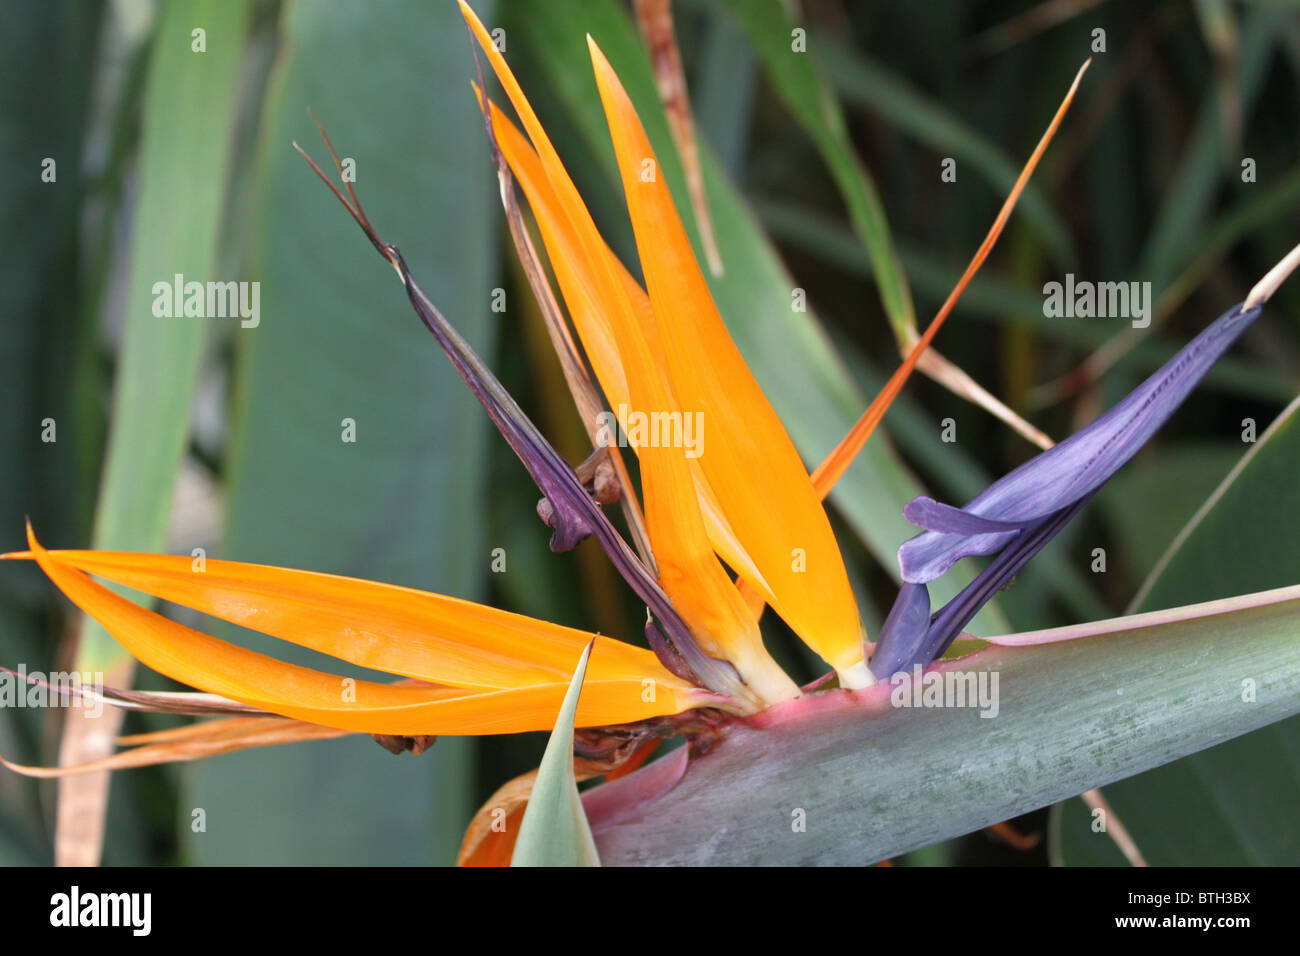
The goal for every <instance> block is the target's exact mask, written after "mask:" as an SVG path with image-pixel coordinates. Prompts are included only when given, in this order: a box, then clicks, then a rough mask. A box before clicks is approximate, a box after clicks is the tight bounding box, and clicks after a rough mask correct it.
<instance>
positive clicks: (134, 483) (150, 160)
mask: <svg viewBox="0 0 1300 956" xmlns="http://www.w3.org/2000/svg"><path fill="white" fill-rule="evenodd" d="M248 12H249V5H248V4H246V3H243V2H220V0H184V2H178V3H170V4H167V5H166V6H165V7H164V8H163V10H162V12H161V14H160V16H159V20H158V24H157V27H156V29H155V32H154V36H153V38H152V41H151V42H152V50H151V52H150V55H149V63H148V77H147V80H146V87H145V93H144V103H143V109H144V115H143V129H142V133H141V141H140V149H139V159H138V177H139V183H140V188H139V196H138V199H137V201H136V204H135V208H134V210H133V212H132V214H131V216H130V220H129V221H130V222H131V227H132V228H131V238H130V267H129V274H128V276H127V279H126V304H125V309H124V320H125V321H124V332H123V335H122V340H121V344H120V346H119V348H118V359H117V368H116V373H115V380H114V386H113V401H112V410H111V413H110V428H109V437H108V445H107V448H106V450H105V461H104V471H103V475H102V479H101V484H100V488H99V498H98V503H97V504H96V507H95V520H94V532H93V535H92V544H93V546H94V547H96V548H107V549H119V550H128V551H157V550H161V549H162V548H163V547H164V545H165V544H166V539H167V527H168V522H169V520H170V517H171V502H172V489H173V485H174V483H175V479H176V474H177V471H178V469H179V467H180V464H181V459H182V455H183V453H184V449H185V442H186V438H187V435H188V431H189V416H190V400H191V397H192V396H193V394H194V388H195V383H196V381H197V379H198V372H199V365H200V360H201V358H202V354H203V347H204V340H205V337H206V336H207V333H208V331H209V327H210V326H211V324H212V323H213V322H229V321H231V320H230V319H217V318H197V317H187V316H185V315H183V314H182V315H180V316H174V317H170V318H168V317H162V316H159V315H156V314H155V312H154V306H155V302H156V300H157V295H156V293H155V288H154V287H155V284H156V283H160V282H161V283H172V282H175V281H176V279H175V277H176V276H182V277H183V278H182V280H181V281H182V282H183V283H188V282H200V283H207V282H216V281H222V282H224V281H227V280H233V279H235V278H236V277H234V276H225V275H220V274H218V272H217V266H218V261H217V249H218V243H219V236H220V230H221V225H222V218H223V213H224V211H225V208H226V203H225V200H226V194H227V193H226V186H227V180H228V175H227V174H228V172H229V169H230V163H231V151H232V147H233V141H232V137H231V135H230V130H231V127H232V126H233V124H234V119H235V115H236V105H237V94H238V91H239V71H240V66H241V63H242V54H243V49H244V38H245V31H246V28H247V23H248ZM197 29H202V30H203V31H204V33H203V36H202V42H203V50H202V52H200V51H198V50H197V49H196V45H197V44H198V38H196V36H195V35H194V32H193V31H195V30H197ZM110 301H111V299H109V298H108V297H105V303H108V302H110ZM73 669H74V670H77V671H82V672H91V673H98V674H102V675H104V679H105V680H106V681H107V682H109V683H116V684H125V683H129V681H130V679H131V673H132V671H133V669H134V662H133V661H132V658H131V657H130V655H129V654H127V653H126V651H125V650H124V649H123V648H122V647H121V645H119V644H118V643H117V642H116V641H115V640H113V638H112V637H111V636H109V634H108V633H107V632H106V631H105V630H104V629H103V628H101V627H100V626H99V625H98V624H96V623H94V622H93V621H89V620H86V621H85V622H84V623H83V625H82V627H81V630H80V643H79V646H78V650H77V655H76V659H75V663H74V664H73ZM84 713H85V712H84V711H82V710H70V711H69V712H68V714H69V716H68V720H67V721H66V723H65V724H64V727H63V743H62V746H61V749H60V753H61V757H62V758H63V759H67V760H69V761H70V762H74V763H75V762H78V761H79V760H83V759H86V758H87V757H88V756H89V755H90V753H94V752H97V751H100V750H102V748H103V746H104V743H105V738H106V739H109V740H111V738H112V736H113V735H114V734H115V728H117V727H118V726H119V725H120V720H121V714H120V712H117V711H112V710H110V711H108V712H107V713H105V715H104V716H103V717H102V718H101V719H99V720H96V721H93V722H92V721H87V720H84V719H83V715H84ZM96 741H97V742H96ZM108 782H109V777H108V775H107V774H102V775H101V774H94V775H88V776H84V777H70V778H67V779H65V780H61V781H60V782H59V793H60V800H59V803H60V805H61V806H78V807H82V808H84V809H83V810H81V811H80V812H81V814H82V816H83V817H85V816H90V815H93V814H95V813H97V812H102V807H97V804H102V802H103V801H104V800H105V799H106V791H107V788H108ZM69 822H70V821H69ZM108 831H109V833H110V834H112V836H113V837H114V841H113V843H110V845H109V846H108V847H107V850H106V852H107V853H108V855H109V858H110V860H112V859H115V856H114V854H115V853H116V852H117V851H116V850H115V848H114V844H117V845H119V846H122V847H123V850H122V852H127V853H129V852H132V851H130V850H127V849H126V846H128V845H129V844H130V842H131V841H130V839H129V837H128V835H127V831H125V830H123V829H120V828H117V827H109V828H108ZM74 832H82V833H85V834H86V835H87V836H86V838H84V839H77V838H71V836H70V835H71V834H72V833H74ZM60 840H61V843H62V846H61V847H60V855H59V857H58V859H59V861H60V862H80V863H90V862H94V861H96V860H97V859H98V857H99V847H98V846H96V845H95V844H96V842H97V838H96V836H95V827H94V826H93V825H90V826H86V827H84V828H83V827H80V826H77V827H75V828H74V829H73V830H65V831H64V832H63V833H61V835H60Z"/></svg>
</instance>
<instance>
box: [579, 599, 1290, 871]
mask: <svg viewBox="0 0 1300 956" xmlns="http://www.w3.org/2000/svg"><path fill="white" fill-rule="evenodd" d="M1279 598H1280V599H1279ZM1264 600H1268V601H1271V602H1272V603H1260V602H1262V601H1264ZM1255 603H1256V605H1257V606H1253V607H1239V608H1238V609H1236V610H1229V611H1226V612H1222V613H1216V614H1215V615H1213V616H1200V617H1185V619H1182V620H1172V621H1168V620H1167V621H1164V622H1160V621H1136V622H1135V621H1133V620H1132V619H1128V618H1120V619H1117V620H1114V621H1105V622H1098V624H1097V625H1096V627H1095V628H1093V627H1090V628H1089V629H1088V630H1089V631H1092V632H1093V634H1092V636H1089V637H1078V638H1076V639H1074V640H1070V641H1064V642H1062V643H1054V644H1044V645H1039V646H1028V647H1004V646H996V645H995V646H990V647H988V648H986V649H984V650H982V651H979V652H977V653H976V654H973V655H971V656H969V657H967V658H964V659H962V660H960V661H954V662H951V663H949V664H946V665H944V667H945V669H957V670H959V671H963V672H967V673H974V674H976V675H978V673H980V672H984V671H988V672H989V673H990V674H992V673H997V674H998V694H997V701H998V711H997V715H996V716H995V717H993V718H991V719H984V718H981V717H980V716H979V713H980V712H979V710H978V709H976V708H974V707H969V706H968V707H960V706H948V707H936V708H926V709H923V710H922V709H916V708H913V707H896V706H891V704H890V701H889V692H890V690H891V688H889V687H882V688H877V689H875V693H876V694H877V695H878V696H877V697H876V698H874V700H873V701H856V702H849V701H848V700H847V698H846V697H838V695H844V693H845V692H842V691H832V692H829V693H827V694H823V695H819V697H818V698H810V699H805V700H804V701H800V702H796V703H794V704H792V705H789V707H788V709H787V710H785V711H784V712H780V711H770V712H769V713H768V714H767V718H766V720H765V723H764V726H763V727H762V728H756V727H748V726H741V727H734V728H732V729H731V731H730V732H729V733H728V734H727V736H726V737H725V738H723V739H722V740H721V741H719V742H717V743H715V744H714V745H713V747H712V748H711V749H710V750H709V751H708V752H707V753H706V754H704V755H702V756H695V757H693V758H692V760H691V761H690V763H689V764H688V766H687V768H686V771H685V773H684V775H683V776H682V778H681V779H680V780H679V781H678V782H677V783H676V784H675V785H674V786H673V787H672V789H671V790H669V791H668V792H667V793H666V794H664V795H663V796H661V797H659V798H657V799H655V800H653V801H650V802H647V803H641V804H639V805H638V807H637V812H636V814H635V815H633V816H631V817H630V818H629V819H626V820H622V821H615V822H611V823H608V824H602V821H600V820H599V819H596V820H593V821H592V825H593V828H594V829H595V831H596V833H597V839H596V844H597V846H598V848H599V849H600V854H601V859H602V860H603V861H604V862H605V864H606V865H610V866H617V865H646V864H666V865H682V864H700V863H709V864H720V865H733V866H737V865H738V866H753V865H763V864H783V865H802V864H812V863H818V864H842V865H861V864H866V863H871V862H873V861H875V860H879V859H883V858H887V857H893V856H897V855H899V854H902V853H906V852H908V851H910V850H913V849H916V848H918V847H923V846H927V845H929V844H932V843H936V842H938V841H940V840H944V839H948V838H950V837H954V836H957V835H959V834H963V833H969V832H970V831H972V830H976V829H979V828H980V827H985V826H988V825H990V824H993V823H996V822H998V821H1000V820H1005V819H1008V818H1010V817H1014V816H1017V815H1019V814H1022V813H1026V812H1028V811H1030V810H1034V809H1037V808H1038V807H1042V806H1045V805H1047V804H1050V803H1054V802H1056V801H1058V800H1061V799H1063V798H1065V797H1067V796H1072V795H1074V794H1078V793H1082V792H1083V791H1085V790H1088V789H1091V788H1093V787H1097V786H1101V785H1104V784H1107V783H1109V782H1111V781H1114V780H1117V779H1120V778H1123V777H1127V776H1130V775H1132V774H1133V773H1136V772H1138V771H1141V770H1143V769H1147V768H1150V767H1153V766H1157V765H1160V764H1164V763H1168V762H1170V761H1173V760H1176V759H1178V758H1179V757H1183V756H1185V755H1187V754H1189V753H1191V752H1194V751H1196V750H1200V749H1202V748H1205V747H1209V746H1211V745H1213V744H1216V743H1219V742H1221V741H1223V740H1226V739H1228V738H1230V737H1233V736H1235V735H1238V734H1243V733H1246V732H1248V731H1251V730H1255V729H1257V728H1259V727H1262V726H1266V725H1268V724H1270V723H1272V722H1274V721H1277V720H1281V719H1283V718H1285V717H1289V716H1291V715H1293V714H1295V713H1296V712H1297V710H1300V641H1297V640H1296V634H1297V631H1298V630H1300V591H1298V590H1297V589H1295V588H1291V589H1288V591H1287V592H1285V594H1284V595H1281V596H1278V595H1273V596H1267V597H1265V598H1259V597H1256V598H1255ZM1217 610H1219V611H1222V609H1221V608H1220V609H1217ZM1202 613H1203V611H1202ZM1135 625H1136V626H1135ZM1243 674H1251V675H1254V676H1255V677H1256V679H1257V681H1258V684H1257V702H1256V703H1253V704H1248V703H1244V702H1243V701H1242V699H1241V685H1240V677H1241V675H1243ZM988 687H989V688H991V687H992V683H991V677H990V678H989V684H988ZM631 779H632V778H629V781H631ZM620 783H623V781H616V782H615V784H613V785H608V784H607V786H617V785H618V784H620ZM1112 789H1113V788H1107V790H1106V792H1107V794H1110V793H1111V792H1112ZM1180 799H1183V798H1180ZM1292 813H1293V815H1294V805H1292ZM1121 816H1122V812H1121ZM796 824H802V825H801V826H799V825H796Z"/></svg>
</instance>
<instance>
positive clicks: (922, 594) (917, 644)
mask: <svg viewBox="0 0 1300 956" xmlns="http://www.w3.org/2000/svg"><path fill="white" fill-rule="evenodd" d="M929 630H930V589H929V588H927V587H926V586H925V585H924V584H906V583H904V584H903V586H902V587H901V588H900V589H899V591H898V597H897V598H896V599H895V601H894V606H893V607H892V608H890V610H889V616H888V617H886V618H885V623H884V624H882V625H881V627H880V640H878V641H876V649H875V651H874V652H873V653H872V655H871V663H870V665H869V667H870V669H871V673H873V674H875V675H876V679H877V680H885V679H886V678H888V677H891V676H893V675H894V674H897V673H898V672H899V671H903V670H906V669H907V668H908V667H910V666H911V664H912V662H913V661H914V660H915V659H916V655H917V654H918V653H919V652H920V649H921V646H922V645H923V644H924V643H925V638H926V634H927V633H928V632H929Z"/></svg>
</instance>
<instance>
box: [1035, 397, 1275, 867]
mask: <svg viewBox="0 0 1300 956" xmlns="http://www.w3.org/2000/svg"><path fill="white" fill-rule="evenodd" d="M1297 461H1300V400H1298V401H1296V402H1293V403H1292V404H1291V405H1290V407H1289V408H1288V409H1287V410H1286V411H1285V412H1284V413H1283V414H1282V415H1281V416H1280V417H1279V418H1278V420H1277V422H1275V423H1274V424H1273V425H1272V426H1271V427H1270V428H1269V430H1268V432H1267V433H1266V434H1265V435H1263V436H1262V437H1261V438H1260V440H1259V442H1258V443H1257V444H1255V445H1253V446H1251V447H1250V450H1249V451H1248V452H1247V453H1246V454H1245V455H1244V456H1243V457H1242V459H1241V461H1240V462H1239V463H1238V464H1237V466H1236V467H1235V468H1233V470H1232V472H1231V473H1230V474H1229V475H1228V477H1227V478H1225V479H1224V480H1223V482H1222V483H1221V484H1220V485H1219V487H1218V488H1217V489H1216V490H1215V492H1214V493H1213V494H1212V495H1210V497H1209V499H1208V500H1206V502H1205V504H1204V505H1203V506H1202V507H1201V509H1200V511H1198V512H1197V513H1196V515H1195V516H1194V517H1193V518H1192V520H1191V521H1190V522H1189V523H1188V524H1187V526H1186V527H1185V528H1184V529H1183V531H1182V532H1181V534H1180V535H1179V537H1178V539H1177V540H1176V541H1175V542H1174V543H1173V545H1172V546H1171V547H1170V549H1169V550H1168V551H1167V552H1166V553H1165V555H1164V556H1163V557H1162V558H1161V560H1160V563H1159V564H1158V565H1157V567H1156V569H1155V570H1154V571H1153V572H1152V575H1151V577H1150V578H1149V579H1148V581H1147V583H1146V585H1144V587H1143V589H1142V592H1141V593H1140V594H1139V596H1138V598H1137V599H1136V600H1135V601H1134V605H1133V609H1134V610H1150V609H1155V608H1164V607H1171V606H1176V605H1178V604H1181V603H1184V602H1187V601H1192V600H1198V601H1199V600H1212V599H1215V598H1219V597H1226V596H1230V595H1235V594H1243V593H1246V592H1249V591H1253V590H1257V589H1260V588H1271V587H1280V586H1285V585H1289V584H1294V583H1296V582H1297V581H1300V549H1297V548H1296V546H1295V542H1296V538H1297V536H1300V482H1297V481H1296V477H1295V468H1296V462H1297ZM1232 639H1233V638H1231V636H1230V635H1228V634H1225V635H1224V636H1223V640H1224V641H1225V642H1226V641H1229V640H1232ZM1291 646H1292V647H1300V625H1294V624H1293V626H1292V630H1291ZM1188 655H1189V656H1188V659H1189V662H1191V661H1194V660H1195V655H1194V654H1192V652H1191V649H1190V648H1189V650H1188ZM1284 662H1285V655H1282V656H1281V659H1279V660H1278V661H1277V664H1276V666H1277V667H1278V668H1283V667H1284V666H1285V663H1284ZM1202 666H1205V667H1209V666H1214V663H1213V659H1211V660H1207V661H1206V662H1204V664H1203V665H1202ZM1273 667H1274V664H1273V662H1271V661H1268V660H1264V661H1262V662H1261V663H1260V664H1259V665H1258V667H1255V668H1251V667H1243V666H1230V667H1223V666H1219V667H1218V670H1219V671H1220V673H1221V674H1222V675H1223V678H1224V679H1225V680H1230V681H1231V682H1233V683H1234V684H1235V686H1236V688H1237V694H1238V698H1239V699H1240V698H1241V697H1242V696H1243V695H1246V693H1247V690H1248V685H1247V684H1246V683H1245V682H1246V681H1248V680H1255V681H1257V682H1259V683H1260V685H1261V686H1262V683H1263V681H1264V680H1265V679H1266V674H1267V672H1268V670H1271V669H1273ZM1258 693H1261V694H1262V691H1261V692H1258ZM1241 706H1242V707H1243V708H1246V707H1256V706H1259V705H1257V704H1254V705H1252V704H1244V703H1243V704H1242V705H1241ZM1105 796H1106V799H1107V800H1108V801H1109V802H1110V804H1111V806H1112V807H1113V808H1114V811H1115V813H1116V814H1117V815H1118V816H1119V818H1120V819H1121V820H1122V821H1123V823H1124V825H1125V827H1127V828H1128V830H1129V832H1130V834H1131V835H1132V836H1133V839H1134V841H1135V842H1136V843H1137V846H1138V849H1139V850H1140V851H1141V852H1142V853H1143V855H1144V857H1145V858H1146V859H1147V862H1149V863H1151V864H1153V865H1183V866H1186V865H1210V864H1213V865H1216V866H1217V865H1233V864H1236V865H1247V864H1266V865H1287V864H1290V865H1294V864H1296V863H1298V862H1300V834H1297V833H1296V830H1295V826H1294V824H1295V816H1296V807H1297V806H1300V719H1297V718H1292V719H1290V720H1287V721H1284V722H1282V723H1278V724H1275V725H1273V726H1272V727H1268V728H1267V729H1265V730H1260V731H1257V732H1256V733H1253V734H1251V735H1249V736H1247V737H1242V738H1240V739H1238V740H1234V741H1232V742H1231V743H1227V744H1223V745H1222V746H1220V747H1216V748H1214V749H1213V750H1207V751H1205V752H1204V753H1199V754H1196V755H1195V756H1194V757H1189V758H1187V759H1186V760H1181V761H1179V762H1178V763H1175V764H1171V765H1170V766H1167V767H1162V768H1160V769H1159V770H1155V771H1152V772H1150V773H1146V774H1143V775H1141V776H1138V777H1134V778H1133V779H1131V780H1125V781H1123V782H1122V783H1118V784H1115V785H1114V786H1110V787H1107V788H1106V790H1105ZM1058 814H1060V816H1059V819H1057V820H1056V821H1054V824H1053V831H1054V844H1055V846H1054V852H1055V854H1056V855H1057V856H1058V858H1060V859H1061V860H1063V861H1064V862H1065V863H1069V864H1080V863H1085V864H1086V863H1120V862H1122V858H1121V857H1119V855H1118V853H1117V851H1116V850H1115V848H1114V846H1113V845H1111V841H1110V840H1109V839H1107V838H1106V837H1105V836H1104V835H1101V834H1097V833H1094V832H1093V830H1092V829H1091V827H1090V823H1091V817H1090V816H1089V815H1088V813H1087V811H1086V809H1085V808H1083V807H1082V806H1081V805H1080V806H1078V807H1076V806H1074V805H1073V804H1072V803H1070V804H1065V805H1063V806H1062V807H1061V808H1058Z"/></svg>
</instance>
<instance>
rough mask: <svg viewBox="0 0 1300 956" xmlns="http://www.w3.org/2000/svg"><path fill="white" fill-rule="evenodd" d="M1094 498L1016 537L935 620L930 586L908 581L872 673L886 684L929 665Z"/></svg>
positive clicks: (874, 658) (886, 628) (888, 622)
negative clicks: (889, 679)
mask: <svg viewBox="0 0 1300 956" xmlns="http://www.w3.org/2000/svg"><path fill="white" fill-rule="evenodd" d="M1091 497H1092V495H1091V494H1088V495H1085V496H1084V497H1083V498H1081V499H1080V500H1078V501H1076V502H1074V503H1073V504H1071V505H1070V506H1069V507H1067V508H1062V509H1061V510H1060V511H1057V512H1055V513H1054V514H1051V515H1048V516H1047V517H1046V518H1044V519H1042V520H1040V521H1039V522H1037V523H1036V524H1034V525H1033V526H1031V527H1029V528H1026V529H1025V530H1024V531H1023V532H1020V533H1019V534H1017V535H1015V537H1014V540H1013V541H1012V542H1011V544H1010V545H1008V546H1007V547H1006V548H1004V549H1003V550H1002V552H1001V553H1000V554H999V555H998V556H997V557H996V558H994V559H993V560H992V561H990V562H989V566H988V567H987V568H985V569H984V570H983V571H981V572H980V573H979V574H978V575H976V577H975V580H974V581H972V582H971V583H970V584H968V585H966V587H964V588H962V590H961V591H960V592H959V593H958V594H957V596H956V597H954V598H953V599H952V600H951V601H949V602H948V603H947V604H945V605H944V606H943V607H942V608H940V609H939V612H938V613H937V614H935V615H934V616H933V618H932V617H931V616H930V599H929V592H928V590H927V589H926V586H925V585H924V584H907V583H904V584H903V586H902V588H900V589H899V592H898V598H897V599H896V600H895V601H894V607H893V608H892V609H891V610H890V612H889V616H888V617H887V618H885V624H884V626H883V627H882V628H881V630H880V641H879V643H877V644H876V652H875V654H873V655H872V657H871V664H870V667H871V673H873V674H875V675H876V677H878V678H880V679H882V680H883V679H884V678H886V677H889V676H890V675H892V674H896V673H898V672H899V671H904V672H906V671H909V670H910V669H911V668H912V666H913V665H915V664H922V665H925V664H928V663H930V662H931V661H933V660H935V659H936V658H937V657H939V656H940V655H941V654H942V653H943V652H944V651H946V650H947V649H948V647H949V646H950V645H951V644H952V642H953V641H954V640H956V638H957V636H958V635H959V634H961V632H962V629H963V628H964V627H966V625H967V624H969V623H970V622H971V621H972V620H973V619H974V617H975V615H976V614H978V613H979V610H980V608H982V607H983V606H984V605H985V604H987V603H988V601H989V598H991V597H993V595H994V594H996V593H997V592H998V591H1000V590H1001V589H1002V588H1004V587H1006V585H1007V584H1008V582H1010V581H1011V579H1012V578H1013V577H1015V575H1016V574H1017V573H1019V571H1020V569H1021V568H1023V567H1024V566H1025V565H1026V564H1028V563H1029V560H1030V558H1032V557H1033V556H1034V555H1036V554H1037V553H1038V552H1039V551H1041V550H1042V549H1043V547H1044V546H1046V544H1047V543H1048V542H1049V541H1051V540H1052V539H1053V538H1054V537H1056V535H1057V534H1058V533H1059V532H1060V530H1061V529H1062V528H1064V527H1065V526H1066V525H1067V524H1068V523H1069V522H1070V519H1072V518H1073V517H1074V516H1075V515H1077V514H1078V513H1079V512H1080V511H1081V510H1082V509H1083V506H1084V505H1085V504H1087V502H1088V500H1089V498H1091Z"/></svg>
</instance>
